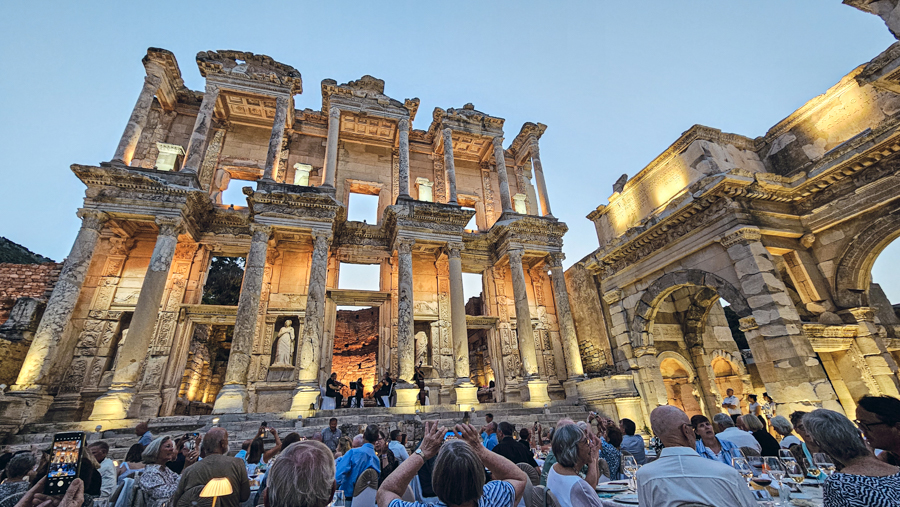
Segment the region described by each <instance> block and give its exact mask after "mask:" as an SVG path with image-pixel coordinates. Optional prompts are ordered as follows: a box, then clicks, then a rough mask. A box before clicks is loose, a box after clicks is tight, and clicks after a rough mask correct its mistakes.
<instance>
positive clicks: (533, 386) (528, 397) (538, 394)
mask: <svg viewBox="0 0 900 507" xmlns="http://www.w3.org/2000/svg"><path fill="white" fill-rule="evenodd" d="M521 390H522V401H523V402H528V403H532V404H537V403H550V395H549V394H548V393H547V381H546V380H539V379H535V380H528V381H526V382H524V383H522V385H521Z"/></svg>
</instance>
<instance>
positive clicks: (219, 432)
mask: <svg viewBox="0 0 900 507" xmlns="http://www.w3.org/2000/svg"><path fill="white" fill-rule="evenodd" d="M227 439H228V431H227V430H225V428H218V427H216V428H213V429H211V430H209V431H207V432H206V435H203V440H201V441H200V449H201V450H203V452H204V453H205V454H206V455H207V456H209V455H210V454H221V453H222V443H223V442H224V441H225V440H227ZM226 450H227V449H226Z"/></svg>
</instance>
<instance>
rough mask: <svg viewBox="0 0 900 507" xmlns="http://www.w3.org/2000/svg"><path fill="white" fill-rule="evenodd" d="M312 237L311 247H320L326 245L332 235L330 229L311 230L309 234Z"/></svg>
mask: <svg viewBox="0 0 900 507" xmlns="http://www.w3.org/2000/svg"><path fill="white" fill-rule="evenodd" d="M309 235H310V236H311V237H312V239H313V247H314V248H322V247H323V246H325V247H327V246H328V244H329V243H331V239H332V238H333V237H334V235H333V234H332V233H331V231H327V232H326V231H316V230H314V231H312V232H311V233H310V234H309Z"/></svg>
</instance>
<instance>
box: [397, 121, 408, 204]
mask: <svg viewBox="0 0 900 507" xmlns="http://www.w3.org/2000/svg"><path fill="white" fill-rule="evenodd" d="M397 130H398V135H397V136H398V138H399V144H400V150H399V154H398V155H399V156H398V158H399V159H400V170H399V171H398V174H399V175H400V176H399V178H398V179H399V181H400V194H399V196H400V197H405V198H407V199H408V198H409V120H407V119H406V118H404V119H402V120H400V121H399V122H398V123H397Z"/></svg>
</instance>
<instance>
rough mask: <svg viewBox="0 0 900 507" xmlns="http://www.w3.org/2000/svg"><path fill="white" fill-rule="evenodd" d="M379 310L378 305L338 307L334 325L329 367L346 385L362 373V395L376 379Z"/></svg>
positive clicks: (354, 380) (368, 390) (370, 390)
mask: <svg viewBox="0 0 900 507" xmlns="http://www.w3.org/2000/svg"><path fill="white" fill-rule="evenodd" d="M378 314H379V312H378V308H366V309H363V310H338V311H337V320H336V322H335V326H334V356H333V358H332V362H331V371H332V372H334V373H337V379H338V381H340V382H341V383H343V384H346V385H349V384H350V382H356V379H358V378H360V377H362V379H363V385H365V390H364V393H365V396H370V395H371V393H372V387H373V386H374V385H375V382H376V381H377V380H378V379H377V376H378V371H377V369H376V366H377V360H378V324H379V315H378ZM345 394H349V392H347V393H345Z"/></svg>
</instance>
